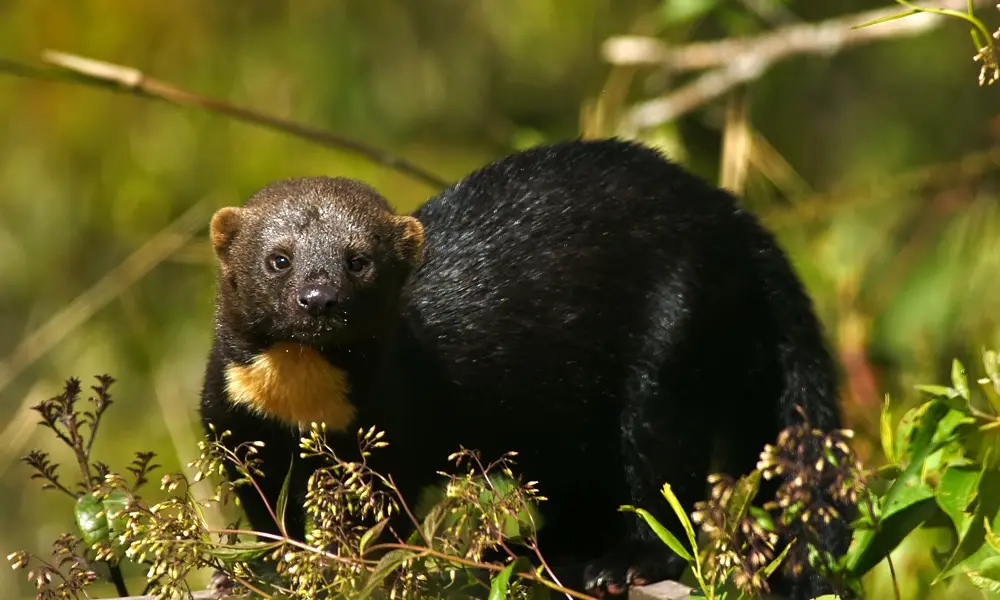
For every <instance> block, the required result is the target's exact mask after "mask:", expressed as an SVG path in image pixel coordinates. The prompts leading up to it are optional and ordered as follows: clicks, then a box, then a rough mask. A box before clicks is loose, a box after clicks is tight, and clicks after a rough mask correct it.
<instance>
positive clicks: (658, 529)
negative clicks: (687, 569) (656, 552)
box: [618, 505, 698, 563]
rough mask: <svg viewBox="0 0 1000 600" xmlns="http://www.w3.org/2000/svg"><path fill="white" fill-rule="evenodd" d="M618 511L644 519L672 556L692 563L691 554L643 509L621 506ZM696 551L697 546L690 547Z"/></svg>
mask: <svg viewBox="0 0 1000 600" xmlns="http://www.w3.org/2000/svg"><path fill="white" fill-rule="evenodd" d="M618 510H620V511H629V512H634V513H636V514H638V515H639V516H640V517H642V518H643V519H645V521H646V523H647V524H648V525H649V527H650V528H651V529H652V530H653V532H654V533H656V535H657V536H658V537H659V538H660V539H661V540H662V541H663V543H664V544H666V545H667V546H669V547H670V549H671V550H673V551H674V554H676V555H677V556H680V557H681V558H683V559H684V560H686V561H687V562H688V563H691V562H694V557H693V556H691V553H690V552H688V551H687V549H685V548H684V546H683V545H682V544H681V542H680V540H678V539H677V538H676V537H674V534H672V533H670V531H668V530H667V528H666V527H664V526H663V525H662V524H661V523H660V522H659V521H657V520H656V517H654V516H653V515H651V514H649V512H647V511H646V510H644V509H641V508H636V507H634V506H628V505H625V506H622V507H620V508H619V509H618ZM697 549H698V547H697V546H692V550H694V551H696V552H697Z"/></svg>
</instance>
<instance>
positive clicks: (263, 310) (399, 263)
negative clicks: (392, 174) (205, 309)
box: [211, 177, 423, 349]
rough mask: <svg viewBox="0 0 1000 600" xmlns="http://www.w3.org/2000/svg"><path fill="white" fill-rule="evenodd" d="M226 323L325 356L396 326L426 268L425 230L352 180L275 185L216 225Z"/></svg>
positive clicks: (218, 216)
mask: <svg viewBox="0 0 1000 600" xmlns="http://www.w3.org/2000/svg"><path fill="white" fill-rule="evenodd" d="M211 239H212V248H213V249H214V251H215V255H216V258H217V259H218V264H219V281H218V286H219V290H218V296H219V303H218V304H219V311H220V313H219V317H220V318H221V319H224V320H226V321H227V323H228V324H229V325H230V327H231V328H237V330H236V331H234V332H233V333H235V334H237V335H240V334H241V333H242V334H244V335H245V336H246V337H247V338H249V339H254V340H259V342H260V343H261V344H262V345H270V344H274V343H277V342H282V341H296V342H300V343H304V344H308V345H312V346H315V347H317V349H323V348H326V347H332V346H337V345H339V344H341V343H346V342H350V341H352V340H354V339H357V338H359V337H366V336H367V337H371V336H372V335H373V334H374V333H375V332H376V331H377V330H378V329H380V328H381V327H383V326H384V325H385V324H386V322H388V321H390V320H391V318H392V315H393V313H394V311H395V309H396V304H397V302H398V299H399V293H400V290H401V289H402V286H403V284H404V283H405V281H406V277H407V276H408V275H409V273H410V271H411V270H412V269H413V268H414V267H415V266H416V265H417V264H418V263H419V262H420V254H421V251H422V248H423V226H422V225H421V224H420V222H419V221H418V220H417V219H415V218H414V217H410V216H403V215H396V214H393V212H392V208H391V206H390V205H389V203H388V202H387V201H386V199H385V198H383V197H382V196H381V195H380V194H379V193H378V192H377V191H375V190H374V189H373V188H371V187H370V186H368V185H367V184H365V183H362V182H360V181H357V180H353V179H347V178H339V177H338V178H330V177H307V178H299V179H287V180H282V181H277V182H274V183H271V184H269V185H267V186H265V187H264V188H263V189H261V190H260V191H258V192H257V193H255V194H254V195H253V196H252V197H251V198H250V199H249V200H248V201H247V202H246V203H245V204H244V206H243V207H226V208H222V209H220V210H219V211H217V212H216V213H215V215H214V216H213V217H212V222H211Z"/></svg>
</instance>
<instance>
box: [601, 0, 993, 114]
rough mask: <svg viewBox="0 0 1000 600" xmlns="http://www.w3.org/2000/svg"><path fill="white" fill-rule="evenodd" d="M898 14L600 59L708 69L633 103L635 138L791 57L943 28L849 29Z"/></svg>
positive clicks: (913, 21)
mask: <svg viewBox="0 0 1000 600" xmlns="http://www.w3.org/2000/svg"><path fill="white" fill-rule="evenodd" d="M991 2H995V0H990V1H989V2H987V1H986V0H973V2H972V4H973V6H983V5H986V4H990V3H991ZM928 6H933V7H936V8H946V9H951V10H964V9H966V8H967V6H968V0H943V1H941V2H939V3H936V4H933V5H928ZM899 12H900V7H899V6H898V5H895V4H894V5H892V6H889V7H887V8H883V9H877V10H870V11H866V12H861V13H855V14H852V15H847V16H843V17H836V18H832V19H828V20H826V21H820V22H818V23H803V24H796V25H790V26H787V27H782V28H781V29H777V30H774V31H770V32H768V33H764V34H761V35H759V36H756V37H752V38H746V39H724V40H719V41H713V42H695V43H692V44H686V45H683V46H678V47H675V48H671V47H670V46H668V45H667V44H665V43H664V42H662V41H660V40H658V39H655V38H649V37H641V36H618V37H613V38H610V39H608V40H607V41H606V42H605V44H604V48H603V54H604V58H605V60H607V61H608V62H610V63H611V64H614V65H619V66H620V65H634V66H655V67H658V68H662V69H665V70H668V71H671V72H686V71H699V70H704V69H711V70H710V71H708V72H706V73H704V74H702V75H700V76H699V77H697V78H696V79H694V81H692V82H690V83H688V84H686V85H683V86H681V87H680V88H677V89H675V90H672V91H671V92H670V93H668V94H666V95H664V96H661V97H659V98H655V99H653V100H648V101H645V102H641V103H638V104H637V105H636V106H634V107H633V108H632V109H631V110H630V111H629V112H628V114H626V115H625V117H624V119H623V125H622V127H623V129H624V130H625V131H626V132H628V133H633V134H634V132H636V131H639V130H641V129H646V128H650V127H655V126H657V125H660V124H662V123H665V122H667V121H670V120H673V119H676V118H677V117H679V116H681V115H683V114H685V113H687V112H689V111H691V110H693V109H695V108H697V107H699V106H701V105H703V104H705V103H706V102H708V101H710V100H712V99H714V98H717V97H719V96H721V95H723V94H725V93H726V92H728V91H729V90H731V89H733V88H734V87H736V86H738V85H740V84H743V83H747V82H749V81H753V80H755V79H757V78H759V77H761V76H762V75H763V74H764V72H766V71H767V70H768V69H770V68H771V67H772V66H773V65H774V64H776V63H777V62H779V61H781V60H784V59H786V58H789V57H791V56H796V55H801V54H819V55H830V54H835V53H837V52H840V51H842V50H844V49H846V48H849V47H852V46H857V45H861V44H865V43H868V42H874V41H877V40H882V39H890V38H898V37H903V36H914V35H920V34H923V33H926V32H927V31H930V30H932V29H936V28H937V27H940V26H941V25H942V24H943V23H945V22H947V19H946V18H944V17H941V16H939V15H934V14H930V13H919V14H915V15H912V16H910V17H907V18H905V19H898V20H895V21H888V22H885V23H881V24H879V25H877V26H871V27H864V28H861V29H852V27H855V26H857V25H861V24H863V23H867V22H870V21H874V20H875V19H880V18H883V17H887V16H890V15H894V14H898V13H899Z"/></svg>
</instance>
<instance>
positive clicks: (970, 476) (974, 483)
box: [935, 466, 983, 535]
mask: <svg viewBox="0 0 1000 600" xmlns="http://www.w3.org/2000/svg"><path fill="white" fill-rule="evenodd" d="M982 478H983V469H982V468H971V467H967V466H951V467H948V468H947V469H945V472H944V475H942V476H941V481H940V482H938V486H937V490H936V493H935V498H936V500H937V503H938V506H940V507H941V510H943V511H944V513H945V514H946V515H948V517H949V518H950V519H951V521H952V523H954V525H955V530H956V531H958V532H959V535H961V533H962V530H963V528H965V527H967V525H966V520H967V516H966V514H965V510H966V509H967V508H968V507H969V505H970V504H972V502H973V500H975V499H976V495H977V494H978V492H979V482H980V481H981V480H982Z"/></svg>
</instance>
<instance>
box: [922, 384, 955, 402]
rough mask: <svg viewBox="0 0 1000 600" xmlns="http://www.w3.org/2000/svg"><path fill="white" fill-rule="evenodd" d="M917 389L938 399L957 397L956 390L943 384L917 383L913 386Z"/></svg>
mask: <svg viewBox="0 0 1000 600" xmlns="http://www.w3.org/2000/svg"><path fill="white" fill-rule="evenodd" d="M914 387H915V388H916V389H917V390H918V391H921V392H924V393H925V394H929V395H931V396H933V397H935V398H938V399H945V398H947V399H951V398H957V397H958V391H956V390H954V389H952V388H950V387H947V386H944V385H917V386H914Z"/></svg>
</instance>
